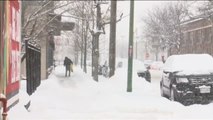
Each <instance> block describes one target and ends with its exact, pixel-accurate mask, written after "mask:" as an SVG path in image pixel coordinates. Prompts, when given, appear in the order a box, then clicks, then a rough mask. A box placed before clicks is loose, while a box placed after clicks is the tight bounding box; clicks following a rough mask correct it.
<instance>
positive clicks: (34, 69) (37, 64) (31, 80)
mask: <svg viewBox="0 0 213 120" xmlns="http://www.w3.org/2000/svg"><path fill="white" fill-rule="evenodd" d="M25 45H26V74H27V75H26V77H27V93H28V94H29V95H32V93H33V92H34V91H35V90H36V88H37V87H38V86H39V85H40V84H41V48H40V47H37V46H35V45H33V44H31V43H30V42H29V41H28V40H26V41H25Z"/></svg>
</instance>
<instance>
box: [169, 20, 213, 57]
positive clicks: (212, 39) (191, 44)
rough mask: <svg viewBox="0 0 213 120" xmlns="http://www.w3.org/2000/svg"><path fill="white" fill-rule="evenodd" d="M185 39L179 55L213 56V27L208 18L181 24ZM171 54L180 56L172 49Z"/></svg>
mask: <svg viewBox="0 0 213 120" xmlns="http://www.w3.org/2000/svg"><path fill="white" fill-rule="evenodd" d="M181 26H182V31H183V39H182V40H181V41H180V49H179V50H180V51H179V54H190V53H207V54H210V55H212V56H213V36H212V35H213V27H212V23H211V21H210V20H209V19H208V18H205V19H204V18H201V17H198V18H196V19H191V20H188V21H185V22H183V23H182V24H181ZM170 52H171V54H178V52H177V51H176V50H175V49H171V51H170Z"/></svg>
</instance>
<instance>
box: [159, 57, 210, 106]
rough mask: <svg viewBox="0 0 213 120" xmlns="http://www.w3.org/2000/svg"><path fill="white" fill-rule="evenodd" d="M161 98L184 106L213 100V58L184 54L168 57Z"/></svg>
mask: <svg viewBox="0 0 213 120" xmlns="http://www.w3.org/2000/svg"><path fill="white" fill-rule="evenodd" d="M160 90H161V96H163V97H168V98H169V99H170V100H172V101H178V102H180V103H182V104H183V105H190V104H193V103H200V104H204V103H209V102H211V101H212V100H213V57H212V56H210V55H208V54H184V55H172V56H170V57H168V59H167V60H166V62H165V64H164V67H163V75H162V80H161V82H160Z"/></svg>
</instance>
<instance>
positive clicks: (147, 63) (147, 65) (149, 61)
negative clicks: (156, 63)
mask: <svg viewBox="0 0 213 120" xmlns="http://www.w3.org/2000/svg"><path fill="white" fill-rule="evenodd" d="M152 63H153V60H144V66H145V67H149V66H150V65H151V64H152Z"/></svg>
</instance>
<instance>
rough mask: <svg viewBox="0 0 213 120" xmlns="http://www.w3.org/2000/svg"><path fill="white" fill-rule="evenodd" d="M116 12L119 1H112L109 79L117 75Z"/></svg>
mask: <svg viewBox="0 0 213 120" xmlns="http://www.w3.org/2000/svg"><path fill="white" fill-rule="evenodd" d="M116 11H117V1H114V0H111V18H110V43H109V70H110V71H109V77H112V76H113V75H114V74H115V63H116Z"/></svg>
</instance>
